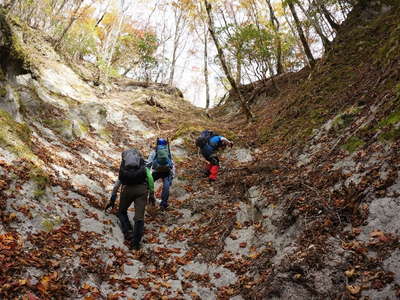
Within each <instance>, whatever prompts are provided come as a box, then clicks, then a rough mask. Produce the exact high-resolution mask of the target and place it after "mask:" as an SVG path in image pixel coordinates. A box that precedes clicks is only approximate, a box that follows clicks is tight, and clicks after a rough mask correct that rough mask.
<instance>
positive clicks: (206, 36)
mask: <svg viewBox="0 0 400 300" xmlns="http://www.w3.org/2000/svg"><path fill="white" fill-rule="evenodd" d="M204 27H205V26H204ZM207 33H208V32H207V28H204V82H205V84H206V108H209V107H210V84H209V82H208V34H207Z"/></svg>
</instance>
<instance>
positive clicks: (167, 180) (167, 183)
mask: <svg viewBox="0 0 400 300" xmlns="http://www.w3.org/2000/svg"><path fill="white" fill-rule="evenodd" d="M171 184H172V175H171V174H170V173H168V175H166V176H165V177H164V178H163V189H162V194H161V203H160V205H161V206H162V207H163V208H166V207H168V198H169V188H170V187H171Z"/></svg>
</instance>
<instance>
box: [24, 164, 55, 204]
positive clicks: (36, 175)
mask: <svg viewBox="0 0 400 300" xmlns="http://www.w3.org/2000/svg"><path fill="white" fill-rule="evenodd" d="M29 179H30V180H31V181H32V182H33V183H35V185H36V189H35V191H34V192H33V196H34V198H35V199H36V200H39V199H40V198H41V197H43V196H44V195H45V194H46V187H47V186H48V185H49V182H50V180H49V177H48V176H47V174H46V173H45V172H44V171H43V170H42V169H40V168H37V167H33V168H32V169H31V171H30V172H29Z"/></svg>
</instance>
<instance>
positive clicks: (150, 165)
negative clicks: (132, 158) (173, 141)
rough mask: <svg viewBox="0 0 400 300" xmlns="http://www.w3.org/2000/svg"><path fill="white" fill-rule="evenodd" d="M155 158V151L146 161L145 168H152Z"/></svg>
mask: <svg viewBox="0 0 400 300" xmlns="http://www.w3.org/2000/svg"><path fill="white" fill-rule="evenodd" d="M155 157H156V152H155V151H151V153H150V155H149V157H148V158H147V160H146V167H147V168H151V167H152V165H153V161H154V158H155Z"/></svg>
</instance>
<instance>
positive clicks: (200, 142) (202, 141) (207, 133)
mask: <svg viewBox="0 0 400 300" xmlns="http://www.w3.org/2000/svg"><path fill="white" fill-rule="evenodd" d="M216 135H218V134H217V133H215V132H214V131H211V130H204V131H202V132H201V133H200V136H199V137H198V138H197V139H196V146H197V147H199V148H203V147H204V146H205V145H207V144H208V141H209V140H210V138H212V137H213V136H216Z"/></svg>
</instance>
